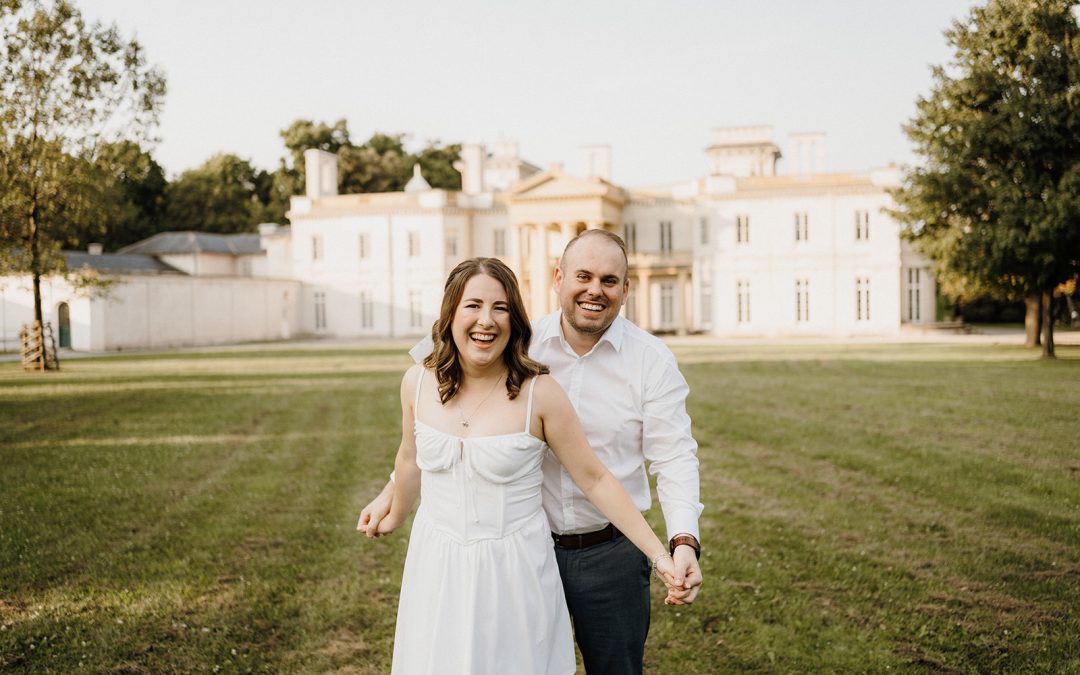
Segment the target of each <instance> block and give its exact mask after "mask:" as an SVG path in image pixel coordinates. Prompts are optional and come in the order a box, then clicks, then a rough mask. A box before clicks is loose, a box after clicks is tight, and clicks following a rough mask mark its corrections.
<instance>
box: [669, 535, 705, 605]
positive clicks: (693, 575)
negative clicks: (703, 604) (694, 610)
mask: <svg viewBox="0 0 1080 675" xmlns="http://www.w3.org/2000/svg"><path fill="white" fill-rule="evenodd" d="M672 557H673V558H674V561H675V571H676V574H678V575H681V576H682V577H683V584H682V588H681V589H671V588H669V589H668V596H667V598H666V599H665V600H664V604H665V605H689V604H690V603H692V602H693V601H694V598H696V597H697V594H698V591H699V590H701V566H700V565H699V564H698V559H697V555H696V554H695V553H694V549H692V548H691V547H689V546H687V545H685V544H683V545H680V546H676V547H675V555H674V556H672Z"/></svg>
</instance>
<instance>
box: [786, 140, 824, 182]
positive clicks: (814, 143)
mask: <svg viewBox="0 0 1080 675" xmlns="http://www.w3.org/2000/svg"><path fill="white" fill-rule="evenodd" d="M788 148H789V149H788V154H789V156H790V161H791V168H790V169H789V170H788V173H789V174H791V175H793V176H802V177H804V178H805V177H808V176H813V175H814V174H818V173H824V172H825V133H824V132H821V131H803V132H800V133H794V134H789V135H788Z"/></svg>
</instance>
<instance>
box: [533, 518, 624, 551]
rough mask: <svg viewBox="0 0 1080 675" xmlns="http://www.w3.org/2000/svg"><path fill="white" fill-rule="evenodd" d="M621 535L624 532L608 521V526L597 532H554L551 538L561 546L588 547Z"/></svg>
mask: <svg viewBox="0 0 1080 675" xmlns="http://www.w3.org/2000/svg"><path fill="white" fill-rule="evenodd" d="M621 535H622V532H619V530H618V529H617V528H616V527H615V526H614V525H612V524H611V523H608V526H607V527H605V528H604V529H602V530H597V531H595V532H584V533H582V534H555V533H554V532H552V533H551V538H552V539H554V540H555V545H556V546H558V547H559V548H587V547H589V546H593V545H594V544H602V543H604V542H605V541H611V540H612V539H615V538H616V537H619V536H621Z"/></svg>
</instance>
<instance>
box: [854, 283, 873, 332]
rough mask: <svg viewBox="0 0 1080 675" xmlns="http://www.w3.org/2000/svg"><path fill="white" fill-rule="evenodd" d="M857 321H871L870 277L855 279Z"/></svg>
mask: <svg viewBox="0 0 1080 675" xmlns="http://www.w3.org/2000/svg"><path fill="white" fill-rule="evenodd" d="M855 320H856V321H869V320H870V277H856V279H855Z"/></svg>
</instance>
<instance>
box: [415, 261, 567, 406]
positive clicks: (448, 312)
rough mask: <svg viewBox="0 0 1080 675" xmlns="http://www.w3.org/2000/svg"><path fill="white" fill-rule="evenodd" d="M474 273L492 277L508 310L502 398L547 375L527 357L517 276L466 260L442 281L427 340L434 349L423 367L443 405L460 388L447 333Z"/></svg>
mask: <svg viewBox="0 0 1080 675" xmlns="http://www.w3.org/2000/svg"><path fill="white" fill-rule="evenodd" d="M477 274H486V275H488V276H489V277H492V278H493V279H495V280H496V281H498V282H499V283H500V284H502V287H503V290H505V291H506V300H507V305H508V309H509V310H510V341H509V342H508V343H507V345H506V349H505V350H504V351H503V362H504V363H506V370H507V375H506V395H507V396H508V397H509V398H510V400H514V399H515V398H517V395H518V394H519V393H520V392H521V385H522V383H524V382H525V380H527V379H529V378H530V377H535V376H537V375H543V374H544V373H547V372H548V367H547V366H545V365H543V364H542V363H538V362H537V361H533V360H532V359H530V358H529V341H530V340H531V339H532V326H530V325H529V316H528V314H526V312H525V303H524V302H522V300H521V290H520V289H519V288H518V282H517V277H516V276H514V273H513V272H512V271H511V270H510V268H509V267H507V266H506V264H505V263H504V262H503V261H501V260H499V259H498V258H469V259H468V260H463V261H462V262H461V263H460V264H458V266H457V267H455V268H454V271H453V272H451V273H450V276H449V277H447V278H446V285H445V286H444V287H443V299H442V309H441V310H440V311H439V320H438V321H436V322H435V324H434V325H433V326H432V327H431V339H432V341H433V342H434V343H435V347H434V349H432V351H431V353H430V354H428V356H427V358H425V359H424V367H425V368H431V369H432V370H434V371H435V377H436V379H437V380H438V383H439V399H440V400H441V401H442V402H443V404H444V405H445V404H446V402H447V401H449V400H450V399H452V398H454V395H456V394H457V393H458V389H459V388H460V387H461V375H462V371H461V363H460V359H461V355H460V354H459V353H458V349H457V345H455V344H454V336H453V334H452V333H451V325H452V324H453V322H454V313H455V312H456V311H457V306H458V304H460V303H461V296H462V295H464V294H465V284H466V283H468V281H469V279H472V278H473V277H474V276H476V275H477Z"/></svg>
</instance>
